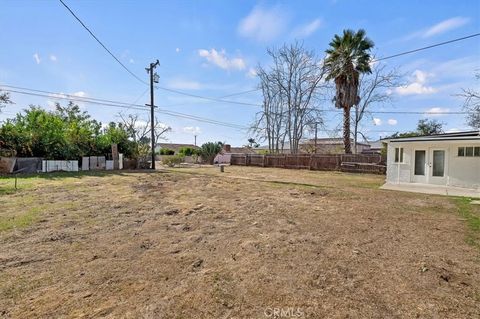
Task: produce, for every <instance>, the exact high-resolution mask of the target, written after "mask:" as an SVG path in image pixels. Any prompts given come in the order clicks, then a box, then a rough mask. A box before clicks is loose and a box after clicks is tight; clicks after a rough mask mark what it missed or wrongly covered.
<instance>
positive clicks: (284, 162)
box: [283, 154, 287, 168]
mask: <svg viewBox="0 0 480 319" xmlns="http://www.w3.org/2000/svg"><path fill="white" fill-rule="evenodd" d="M283 168H287V154H285V158H284V159H283Z"/></svg>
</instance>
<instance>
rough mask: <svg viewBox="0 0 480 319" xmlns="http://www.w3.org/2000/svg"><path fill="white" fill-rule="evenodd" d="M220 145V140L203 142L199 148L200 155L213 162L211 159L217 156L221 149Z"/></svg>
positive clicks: (208, 161) (210, 162)
mask: <svg viewBox="0 0 480 319" xmlns="http://www.w3.org/2000/svg"><path fill="white" fill-rule="evenodd" d="M222 146H223V143H222V142H208V143H205V144H203V145H202V148H201V149H200V155H201V156H202V158H203V160H205V161H206V162H207V163H209V164H213V160H214V159H215V156H217V154H218V153H220V151H221V150H222Z"/></svg>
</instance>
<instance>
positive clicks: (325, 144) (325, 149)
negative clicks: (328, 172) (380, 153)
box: [300, 138, 370, 154]
mask: <svg viewBox="0 0 480 319" xmlns="http://www.w3.org/2000/svg"><path fill="white" fill-rule="evenodd" d="M350 143H351V145H352V151H353V145H354V143H353V139H352V140H351V141H350ZM316 145H317V146H316V152H315V139H309V140H306V141H304V142H302V143H300V153H316V154H343V153H345V145H344V143H343V138H317V143H316ZM369 151H370V144H366V143H361V142H357V153H358V154H360V153H368V152H369Z"/></svg>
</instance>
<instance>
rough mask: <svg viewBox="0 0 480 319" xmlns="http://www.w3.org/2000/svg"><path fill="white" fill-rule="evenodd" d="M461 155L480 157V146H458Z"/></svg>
mask: <svg viewBox="0 0 480 319" xmlns="http://www.w3.org/2000/svg"><path fill="white" fill-rule="evenodd" d="M457 155H458V156H459V157H473V156H475V157H480V146H461V147H459V148H458V153H457Z"/></svg>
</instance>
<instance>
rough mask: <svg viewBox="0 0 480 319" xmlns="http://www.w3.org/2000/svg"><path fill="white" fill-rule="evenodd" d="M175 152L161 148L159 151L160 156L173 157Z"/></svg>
mask: <svg viewBox="0 0 480 319" xmlns="http://www.w3.org/2000/svg"><path fill="white" fill-rule="evenodd" d="M174 154H175V151H174V150H171V149H169V148H162V149H160V155H174Z"/></svg>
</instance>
